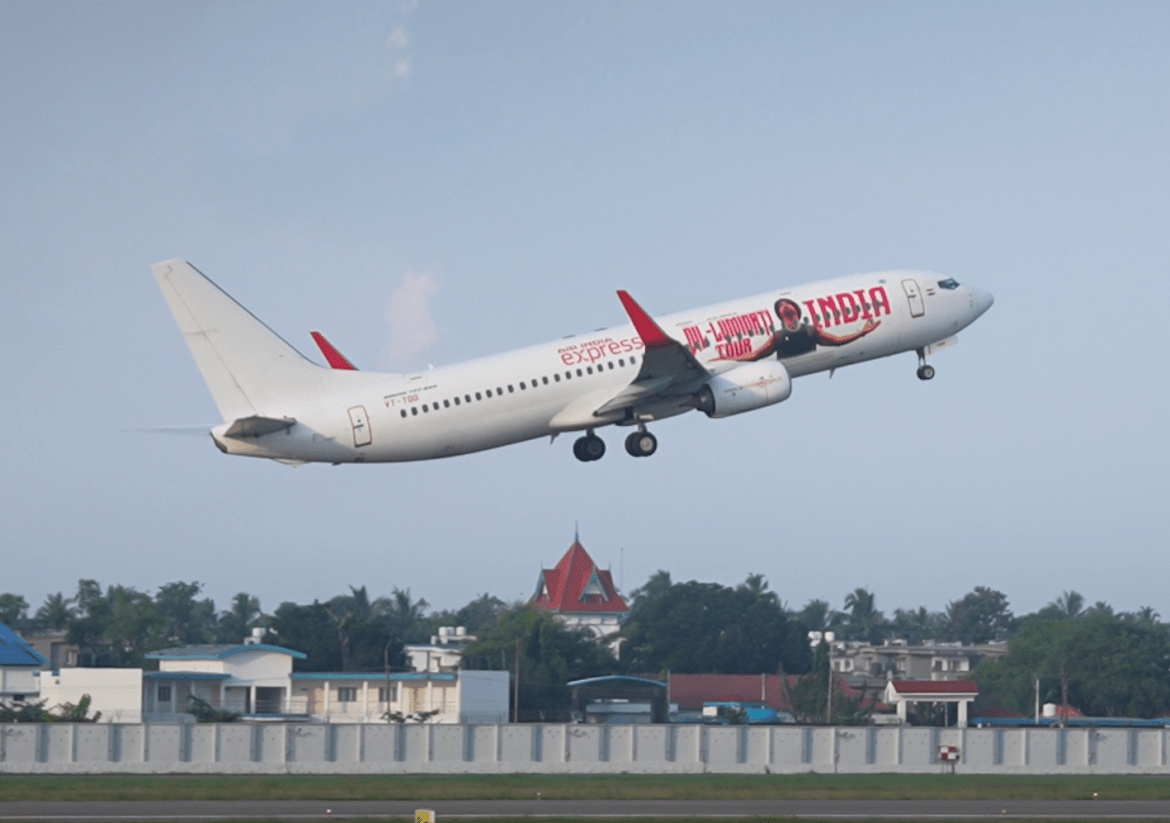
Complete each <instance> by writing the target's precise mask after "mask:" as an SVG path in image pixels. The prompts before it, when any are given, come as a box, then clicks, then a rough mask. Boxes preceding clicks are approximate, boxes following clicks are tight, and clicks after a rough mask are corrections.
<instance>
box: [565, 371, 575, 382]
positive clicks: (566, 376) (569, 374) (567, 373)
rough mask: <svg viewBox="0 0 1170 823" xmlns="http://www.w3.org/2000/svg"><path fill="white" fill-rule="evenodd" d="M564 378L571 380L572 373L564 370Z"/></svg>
mask: <svg viewBox="0 0 1170 823" xmlns="http://www.w3.org/2000/svg"><path fill="white" fill-rule="evenodd" d="M565 379H566V380H572V379H573V373H572V372H571V371H567V372H565Z"/></svg>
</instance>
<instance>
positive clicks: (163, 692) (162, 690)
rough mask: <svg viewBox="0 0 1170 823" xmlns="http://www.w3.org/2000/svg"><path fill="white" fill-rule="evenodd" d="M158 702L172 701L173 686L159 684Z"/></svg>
mask: <svg viewBox="0 0 1170 823" xmlns="http://www.w3.org/2000/svg"><path fill="white" fill-rule="evenodd" d="M158 702H159V703H170V702H171V687H170V686H159V687H158Z"/></svg>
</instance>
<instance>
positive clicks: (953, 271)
mask: <svg viewBox="0 0 1170 823" xmlns="http://www.w3.org/2000/svg"><path fill="white" fill-rule="evenodd" d="M0 23H2V24H0V71H2V74H3V76H4V77H5V78H6V79H7V82H5V83H4V84H3V85H2V86H0V107H2V108H0V110H2V111H3V113H4V123H5V126H4V128H3V129H2V130H0V210H2V211H0V248H2V249H3V252H2V253H0V284H2V287H3V290H2V292H0V295H2V299H0V321H2V322H0V345H2V347H3V351H4V352H6V353H7V357H5V358H4V360H3V366H2V367H0V368H2V369H3V372H2V374H3V384H4V385H5V387H6V390H5V391H4V392H3V393H2V394H0V409H2V410H3V420H4V422H5V425H6V429H7V431H8V435H9V436H8V442H7V445H6V449H5V456H4V459H3V462H2V465H3V470H2V474H0V477H3V479H4V493H3V495H2V496H0V522H3V524H4V536H3V541H4V547H5V548H4V556H5V557H6V559H7V562H6V563H5V564H4V566H5V570H6V573H5V575H4V579H3V581H2V582H0V591H13V592H17V593H21V594H24V595H25V596H26V597H27V598H28V599H29V601H30V602H31V603H32V604H33V606H34V608H35V606H36V605H38V604H39V603H40V602H41V601H42V600H43V598H44V596H45V595H46V594H47V593H50V592H55V591H59V590H60V591H64V592H66V593H71V592H72V591H73V589H74V587H75V586H76V582H77V580H78V579H79V578H81V577H92V578H96V579H98V580H99V581H101V582H102V583H103V584H110V583H123V584H127V585H133V586H136V587H138V588H140V589H143V590H148V591H153V590H155V589H156V588H157V587H158V586H160V585H162V584H164V583H167V582H171V581H174V580H198V581H202V582H203V583H204V584H205V591H206V593H207V594H208V595H210V596H212V597H214V598H215V599H216V601H217V604H218V605H220V606H221V607H226V605H227V601H228V599H229V598H230V597H231V596H232V595H233V594H234V593H236V592H238V591H248V592H251V593H253V594H256V595H257V596H259V597H260V598H261V601H262V603H263V605H264V607H265V608H266V609H268V610H271V609H274V608H275V607H276V606H277V605H278V604H279V602H280V601H281V600H295V601H298V602H308V601H311V600H312V599H314V598H321V599H326V598H328V597H331V596H333V595H335V594H338V593H341V592H345V591H348V589H347V586H348V585H351V584H352V585H367V586H368V587H369V590H370V591H371V593H373V594H385V593H389V591H390V590H391V589H392V588H393V587H400V588H407V587H409V588H410V589H411V591H412V593H413V594H415V595H416V596H423V597H425V598H426V599H427V600H429V601H430V602H431V604H432V605H434V606H439V607H447V606H451V607H457V606H459V605H461V604H463V603H464V602H466V601H468V600H470V599H471V598H473V597H474V596H476V595H477V594H478V593H480V592H485V591H487V592H491V593H493V594H496V595H498V596H501V597H503V598H505V599H513V598H517V597H527V596H528V595H529V594H530V593H531V590H532V588H533V586H534V585H535V582H536V575H537V572H538V570H539V568H540V567H541V566H542V565H544V566H548V565H551V564H553V563H554V562H556V560H557V559H558V558H559V556H560V555H561V553H563V552H564V550H565V549H566V548H567V547H568V545H569V544H570V542H571V541H572V538H573V529H574V523H577V522H579V523H580V533H581V538H582V542H583V543H584V544H585V546H586V547H587V548H588V549H589V550H590V552H591V553H592V554H593V555H594V557H595V558H596V560H597V561H598V563H599V564H600V565H602V566H610V567H612V569H613V570H614V572H615V577H617V578H618V579H619V582H621V583H623V584H624V588H625V589H626V590H630V589H633V588H635V587H636V586H638V585H640V584H641V583H642V582H644V581H645V579H646V578H647V576H649V575H650V574H651V573H653V572H654V571H655V570H657V569H660V568H661V569H667V570H669V571H670V572H671V573H672V574H673V576H674V577H675V579H678V580H687V579H699V580H713V581H718V582H721V583H726V584H732V583H736V582H739V581H741V580H743V578H744V577H745V576H746V575H747V574H749V573H752V572H759V573H763V574H765V575H766V576H767V578H768V580H769V581H770V583H771V586H772V588H773V589H774V590H775V591H777V592H778V593H779V594H780V595H781V597H782V598H783V599H784V600H785V601H786V602H787V603H788V604H789V605H790V606H792V607H799V606H801V605H803V604H804V603H805V602H806V601H807V600H809V599H810V598H813V597H820V598H824V599H827V600H829V601H830V602H832V603H833V604H834V605H835V606H838V607H840V606H841V602H842V600H843V598H844V595H845V594H846V592H848V591H850V590H852V589H853V588H855V587H857V586H866V587H868V588H870V589H871V590H873V591H874V592H875V593H876V595H877V604H878V607H879V608H882V609H884V610H886V611H887V613H889V612H892V610H893V609H894V608H895V607H906V608H913V607H917V606H919V605H925V606H927V607H929V608H931V609H941V608H943V607H944V606H945V605H946V603H947V602H948V601H950V600H953V599H957V598H958V597H961V596H962V595H963V594H964V593H966V592H968V591H969V590H970V589H971V588H972V587H973V586H975V585H986V586H992V587H994V588H998V589H1000V590H1002V591H1004V592H1005V593H1006V594H1007V595H1008V597H1009V600H1010V601H1011V605H1012V607H1013V608H1014V610H1015V611H1016V612H1017V613H1024V612H1029V611H1033V610H1035V609H1037V608H1039V607H1041V606H1043V605H1044V604H1045V603H1047V602H1048V601H1050V600H1052V599H1054V598H1055V597H1056V596H1057V595H1059V594H1060V593H1061V591H1063V590H1066V589H1075V590H1078V591H1080V592H1081V593H1083V594H1084V595H1085V596H1086V598H1087V599H1088V600H1089V602H1093V601H1096V600H1106V601H1108V602H1110V603H1112V604H1113V605H1114V606H1115V607H1116V608H1119V609H1135V608H1138V607H1139V606H1145V605H1150V606H1153V607H1155V608H1156V609H1157V610H1159V611H1160V612H1161V613H1162V614H1163V615H1164V616H1168V617H1170V599H1168V597H1167V594H1166V589H1165V586H1164V584H1163V580H1162V578H1163V575H1162V574H1161V571H1162V570H1163V569H1164V566H1163V563H1164V560H1163V552H1164V549H1165V533H1166V517H1165V514H1164V510H1165V502H1164V498H1165V491H1166V481H1165V479H1164V473H1165V466H1166V464H1167V458H1168V457H1170V449H1168V445H1167V437H1166V426H1165V423H1164V416H1165V412H1164V411H1163V410H1164V408H1165V407H1166V405H1167V401H1168V398H1167V385H1166V384H1167V380H1166V378H1167V376H1168V375H1167V371H1168V370H1167V357H1166V354H1165V345H1164V343H1163V340H1162V336H1163V335H1162V330H1161V328H1160V325H1159V323H1160V320H1159V318H1160V317H1161V316H1162V315H1163V314H1164V312H1163V310H1162V309H1161V306H1160V300H1161V299H1162V297H1163V296H1164V294H1165V288H1166V278H1165V272H1166V269H1167V263H1168V260H1170V232H1168V231H1167V226H1170V160H1168V152H1167V146H1170V107H1168V106H1167V105H1166V103H1167V100H1168V99H1170V52H1168V51H1167V50H1166V49H1165V47H1164V44H1165V43H1166V42H1168V41H1170V6H1167V5H1165V4H1159V3H980V4H956V3H947V4H939V3H913V2H902V3H885V4H881V3H834V4H786V3H750V2H742V3H735V4H716V3H695V2H691V3H680V2H662V3H605V2H595V3H587V4H586V3H577V4H548V3H537V2H533V3H522V2H502V3H490V4H489V3H478V4H472V3H454V2H425V0H424V1H423V2H419V3H407V4H401V3H388V4H381V3H352V2H351V3H332V4H321V3H290V2H281V3H262V2H251V3H189V4H180V3H125V2H121V3H119V2H111V3H104V4H90V3H80V2H78V3H63V2H28V3H24V2H19V0H16V1H15V2H9V3H6V4H4V6H3V8H2V9H0ZM170 257H185V258H187V259H189V260H191V261H192V262H193V263H194V264H195V265H196V266H198V267H199V268H200V269H201V270H203V271H204V272H206V273H207V274H208V275H209V276H210V277H212V278H213V279H214V280H216V281H217V282H218V283H219V284H220V285H221V286H223V287H224V288H225V289H226V290H227V291H228V292H230V293H231V294H232V295H233V296H235V297H236V298H237V299H238V300H240V301H241V302H242V303H244V305H246V306H247V307H248V308H249V309H251V310H252V311H253V312H254V313H255V314H257V315H258V316H259V317H261V318H262V319H263V320H265V322H267V323H268V324H269V325H270V326H272V327H273V328H274V329H275V330H276V331H278V332H279V333H280V334H281V335H282V336H284V337H285V338H286V339H289V340H290V341H292V342H293V343H294V345H297V346H298V347H300V348H301V349H302V350H303V351H305V352H306V353H308V354H310V355H312V356H316V355H315V352H314V351H312V343H311V341H310V339H309V337H308V332H309V330H310V329H321V330H322V331H324V332H325V333H326V334H327V335H328V336H329V337H330V338H331V339H332V340H333V342H334V343H336V344H337V345H338V346H339V347H340V348H341V350H342V351H343V352H345V354H346V355H347V356H349V357H350V358H351V359H352V360H354V361H355V362H356V363H358V365H359V366H361V367H363V368H384V369H396V370H401V369H408V368H413V367H420V366H425V365H426V364H427V363H434V364H445V363H452V362H457V361H460V360H463V359H469V358H472V357H475V356H480V355H484V354H491V353H495V352H500V351H505V350H508V349H511V348H515V347H518V346H522V345H528V344H532V343H538V342H542V341H545V340H552V339H556V338H558V337H561V336H563V335H565V334H569V333H575V332H581V331H586V330H589V329H594V328H598V327H601V326H605V325H613V324H618V323H621V322H623V321H624V315H623V313H622V310H621V306H620V304H619V303H618V301H617V299H616V297H615V296H614V290H615V289H618V288H626V289H629V290H630V291H631V292H632V293H633V294H634V295H635V297H637V299H638V300H639V301H640V302H642V303H643V305H645V306H646V307H647V308H648V309H649V310H650V311H652V312H657V313H666V312H670V311H676V310H682V309H685V308H688V307H692V306H698V305H702V304H705V303H710V302H715V301H719V300H724V299H730V298H733V297H738V296H745V295H749V294H754V293H757V292H760V291H764V290H767V289H772V288H778V287H781V286H785V285H793V284H798V283H802V282H807V281H810V280H816V279H820V278H824V277H834V276H839V275H844V274H850V273H853V272H859V271H872V270H879V269H886V268H923V269H930V270H935V271H939V272H943V273H945V274H946V275H948V276H953V277H955V278H957V279H959V280H961V281H968V282H971V283H975V284H978V285H980V286H982V287H984V288H987V289H989V290H990V291H992V292H993V293H994V294H995V296H996V305H995V307H994V308H993V309H992V310H991V311H990V312H989V313H988V314H987V315H986V316H984V317H983V318H982V319H981V320H980V321H979V322H977V323H976V324H975V325H974V326H973V327H971V328H970V329H968V330H967V331H966V332H965V333H964V334H962V335H961V339H962V343H961V345H959V346H957V347H955V348H953V349H948V350H947V351H945V352H942V353H940V354H939V355H937V356H936V357H935V358H934V361H933V362H934V365H935V366H936V368H937V369H938V377H936V379H935V380H934V381H932V382H931V383H921V382H920V381H918V380H917V379H915V376H914V368H915V360H914V356H913V355H903V356H900V357H897V358H892V359H888V360H885V361H881V362H878V363H873V364H867V365H863V366H859V367H852V368H849V369H845V370H843V371H840V372H838V373H837V374H836V376H834V377H833V378H832V380H830V379H828V377H827V376H825V375H820V376H812V377H807V378H803V379H801V380H798V381H797V382H796V385H795V388H794V391H793V395H792V397H791V399H790V400H788V401H787V402H785V403H783V404H781V405H779V406H776V407H773V408H770V409H766V410H763V411H760V412H756V413H754V414H749V415H744V416H742V417H736V418H731V419H727V420H722V421H712V420H708V419H706V418H705V417H702V416H700V415H698V414H695V415H689V416H686V417H683V418H677V419H674V420H670V421H665V422H663V423H661V424H659V426H658V427H657V428H656V429H655V431H656V434H657V435H658V437H659V441H660V447H659V452H658V454H657V455H655V456H654V457H653V458H652V459H650V460H632V459H629V458H628V457H627V456H626V455H625V454H624V453H622V450H621V449H620V448H618V446H619V445H620V444H619V442H618V435H619V434H620V433H617V432H615V431H614V430H612V429H610V430H606V431H603V432H602V434H603V435H604V436H605V437H606V439H607V440H608V441H609V443H610V446H611V449H610V454H609V455H608V456H607V457H606V458H605V459H604V460H602V461H600V462H599V463H594V464H580V463H578V462H577V461H576V460H574V459H573V457H572V454H571V439H570V438H561V439H560V440H558V441H557V442H556V443H554V444H553V445H552V446H551V447H550V445H549V444H548V442H547V441H546V440H544V441H533V442H530V443H526V444H521V445H518V446H513V447H510V448H507V449H503V450H497V451H494V452H488V453H484V454H479V455H471V456H467V457H461V458H455V459H451V460H443V461H437V462H430V463H421V464H402V465H390V466H346V467H336V468H334V467H328V466H325V467H322V466H306V467H302V468H299V469H289V468H286V467H283V466H279V465H277V464H274V463H270V462H268V461H250V460H247V459H242V458H241V459H235V458H227V457H224V456H223V455H221V454H220V453H219V452H218V451H217V450H216V449H215V448H214V447H213V445H212V444H211V442H210V440H208V439H206V438H203V437H190V436H166V435H155V434H142V433H131V432H127V431H126V430H128V429H136V428H142V427H151V426H165V425H179V424H197V423H208V424H212V423H215V422H218V417H217V415H216V412H215V407H214V405H213V404H212V402H211V398H210V396H209V395H208V393H207V391H206V389H205V387H204V385H203V382H202V380H201V379H200V378H199V375H198V372H197V371H196V369H195V366H194V364H193V362H192V360H191V358H190V357H189V355H188V353H187V351H186V347H185V346H184V344H183V342H182V339H181V337H180V336H179V334H178V332H177V330H176V329H175V327H174V324H173V321H172V320H171V317H170V315H169V312H168V311H167V309H166V306H165V303H164V302H163V300H162V298H161V295H160V294H159V293H158V291H157V288H156V287H155V285H154V283H153V280H152V278H151V276H150V273H149V270H148V268H147V267H148V266H149V264H150V263H152V262H155V261H157V260H161V259H166V258H170Z"/></svg>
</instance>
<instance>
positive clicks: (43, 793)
mask: <svg viewBox="0 0 1170 823" xmlns="http://www.w3.org/2000/svg"><path fill="white" fill-rule="evenodd" d="M537 792H539V793H540V796H541V797H542V798H543V799H545V800H583V799H601V798H607V799H614V800H657V799H684V800H685V799H714V800H730V799H745V800H747V799H761V800H817V799H835V800H864V799H873V800H911V799H945V800H1077V799H1088V798H1089V797H1092V795H1093V793H1094V792H1096V793H1097V796H1098V797H1099V798H1100V799H1102V800H1104V799H1109V800H1170V779H1167V778H1164V777H1147V776H1129V775H1109V776H1101V777H1091V776H1066V775H1047V776H1039V777H1024V776H1020V777H1002V776H967V775H942V774H938V775H816V774H802V775H750V776H736V775H573V776H565V775H539V776H538V775H490V776H489V775H454V776H453V775H442V776H423V775H418V776H397V775H394V776H391V775H386V776H382V775H378V776H370V775H362V776H352V777H349V776H316V775H297V776H293V775H258V776H224V775H215V776H192V775H164V776H136V775H82V776H55V775H15V774H8V775H3V776H2V777H0V803H2V802H4V801H6V800H80V801H85V800H341V799H345V800H414V801H418V802H420V803H424V802H426V801H427V800H527V799H535V798H536V796H537Z"/></svg>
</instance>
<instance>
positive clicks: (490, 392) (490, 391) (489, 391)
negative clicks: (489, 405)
mask: <svg viewBox="0 0 1170 823" xmlns="http://www.w3.org/2000/svg"><path fill="white" fill-rule="evenodd" d="M485 394H487V396H488V397H491V396H492V390H491V389H488V390H487V391H486V392H485Z"/></svg>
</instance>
